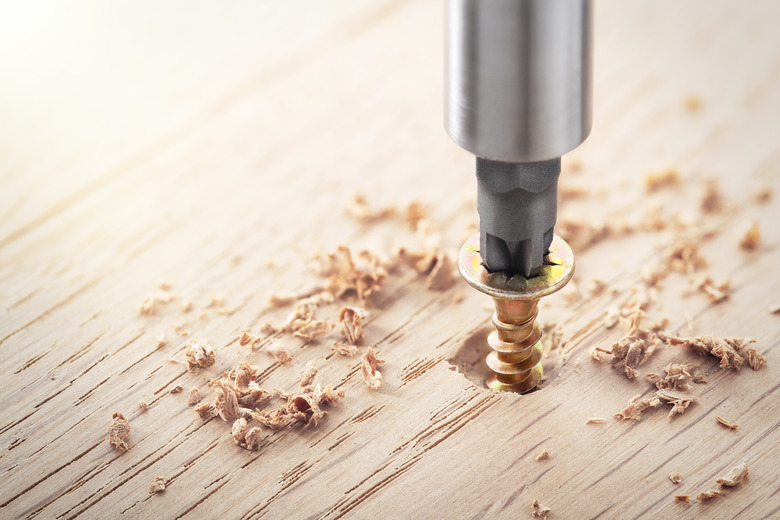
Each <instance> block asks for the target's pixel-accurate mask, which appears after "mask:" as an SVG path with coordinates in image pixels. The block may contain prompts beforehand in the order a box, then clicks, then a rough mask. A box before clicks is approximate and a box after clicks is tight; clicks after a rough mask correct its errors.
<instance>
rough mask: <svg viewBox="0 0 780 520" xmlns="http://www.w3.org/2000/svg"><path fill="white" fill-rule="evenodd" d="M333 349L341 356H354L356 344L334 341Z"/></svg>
mask: <svg viewBox="0 0 780 520" xmlns="http://www.w3.org/2000/svg"><path fill="white" fill-rule="evenodd" d="M333 350H335V351H336V353H337V354H339V355H341V356H346V357H351V356H354V355H355V353H356V352H357V346H355V345H347V344H346V343H341V342H336V344H335V345H333Z"/></svg>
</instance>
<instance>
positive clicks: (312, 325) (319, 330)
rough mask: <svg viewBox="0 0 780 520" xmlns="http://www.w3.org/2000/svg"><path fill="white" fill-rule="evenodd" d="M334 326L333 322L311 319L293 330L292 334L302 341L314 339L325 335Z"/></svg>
mask: <svg viewBox="0 0 780 520" xmlns="http://www.w3.org/2000/svg"><path fill="white" fill-rule="evenodd" d="M335 327H336V325H335V324H334V323H330V322H329V321H323V320H313V321H310V322H308V323H306V324H305V325H303V326H302V327H300V328H299V329H298V330H296V331H295V332H293V336H295V337H296V338H300V339H302V340H304V341H315V340H317V339H320V338H321V337H322V336H325V335H326V334H327V333H329V332H330V331H331V330H333V329H334V328H335Z"/></svg>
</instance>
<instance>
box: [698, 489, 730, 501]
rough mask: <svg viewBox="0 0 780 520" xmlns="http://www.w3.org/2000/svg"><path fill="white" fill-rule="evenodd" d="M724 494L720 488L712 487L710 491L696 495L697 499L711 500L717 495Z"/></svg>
mask: <svg viewBox="0 0 780 520" xmlns="http://www.w3.org/2000/svg"><path fill="white" fill-rule="evenodd" d="M722 494H723V491H721V490H719V489H710V490H709V491H704V492H702V493H699V494H698V495H696V500H711V499H713V498H715V497H717V496H720V495H722Z"/></svg>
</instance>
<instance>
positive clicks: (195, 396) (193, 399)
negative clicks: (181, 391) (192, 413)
mask: <svg viewBox="0 0 780 520" xmlns="http://www.w3.org/2000/svg"><path fill="white" fill-rule="evenodd" d="M199 402H200V390H198V387H197V386H193V387H192V390H190V393H189V395H187V406H195V405H196V404H198V403H199Z"/></svg>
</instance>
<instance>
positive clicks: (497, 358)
mask: <svg viewBox="0 0 780 520" xmlns="http://www.w3.org/2000/svg"><path fill="white" fill-rule="evenodd" d="M458 267H459V269H460V274H461V275H462V276H463V278H465V280H466V282H468V284H469V285H471V286H472V287H474V288H475V289H477V290H478V291H480V292H482V293H485V294H487V295H488V296H490V297H492V298H493V303H494V304H495V307H496V312H495V313H494V314H493V325H495V327H496V330H495V331H493V332H491V333H490V335H489V336H488V345H490V348H491V349H493V352H491V353H490V354H488V356H487V365H488V367H490V370H492V371H493V375H491V376H490V378H489V379H488V381H487V384H488V387H490V388H491V389H493V390H496V391H502V392H519V393H525V392H530V391H531V390H533V389H534V388H536V385H537V384H538V383H539V380H540V379H541V378H542V329H541V327H540V326H539V323H538V322H537V321H536V315H537V313H538V309H537V304H538V303H539V299H540V298H542V297H544V296H547V295H549V294H552V293H554V292H556V291H558V290H560V289H561V288H562V287H563V286H564V285H566V284H567V283H568V281H569V280H571V277H572V276H573V275H574V254H573V253H572V251H571V248H570V247H569V245H568V244H567V243H566V242H565V241H564V240H563V239H562V238H560V237H559V236H557V235H556V236H554V237H553V241H552V243H551V244H550V251H549V253H548V254H547V256H545V258H544V265H543V266H542V268H541V270H540V272H539V275H538V276H535V277H533V278H525V277H524V276H522V275H519V274H516V275H511V276H510V275H508V274H507V273H502V272H497V273H490V272H488V270H487V269H485V267H484V265H483V263H482V258H481V257H480V255H479V233H477V234H475V235H474V236H472V237H471V238H470V239H468V240H467V241H466V243H465V244H463V248H462V249H461V251H460V261H459V262H458Z"/></svg>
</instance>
